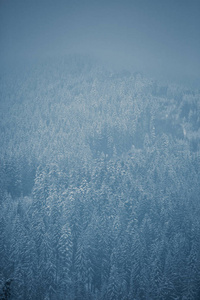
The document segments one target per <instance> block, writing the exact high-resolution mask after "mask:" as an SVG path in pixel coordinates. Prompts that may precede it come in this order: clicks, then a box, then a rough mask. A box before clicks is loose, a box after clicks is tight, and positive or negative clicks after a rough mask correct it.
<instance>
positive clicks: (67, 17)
mask: <svg viewBox="0 0 200 300" xmlns="http://www.w3.org/2000/svg"><path fill="white" fill-rule="evenodd" d="M0 42H1V47H0V57H1V58H0V59H1V63H3V62H4V63H9V62H24V63H25V62H26V61H28V60H33V59H36V60H37V59H38V58H42V57H48V56H60V55H65V54H69V53H88V54H93V55H95V56H97V57H100V58H102V59H103V60H105V61H106V60H107V61H111V62H112V63H114V64H116V65H119V66H122V67H124V68H131V69H135V70H138V71H142V72H147V73H149V74H152V75H154V76H157V77H164V78H165V77H166V78H167V77H168V78H174V79H176V78H178V79H181V78H183V79H185V80H187V79H188V80H192V79H194V80H198V79H199V78H200V1H198V0H167V1H166V0H165V1H164V0H132V1H128V0H121V1H119V0H115V1H114V0H113V1H109V0H107V1H104V0H103V1H100V0H99V1H96V0H93V1H90V0H65V1H64V0H54V1H53V0H0Z"/></svg>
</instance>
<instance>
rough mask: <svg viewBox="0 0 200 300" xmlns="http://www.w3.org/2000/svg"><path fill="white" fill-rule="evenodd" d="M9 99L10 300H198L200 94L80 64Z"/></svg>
mask: <svg viewBox="0 0 200 300" xmlns="http://www.w3.org/2000/svg"><path fill="white" fill-rule="evenodd" d="M0 91H1V102H0V129H1V130H0V141H1V147H0V293H2V296H1V299H4V298H3V297H4V296H5V291H6V287H8V280H12V281H11V283H10V285H9V293H10V294H11V299H15V300H18V299H23V300H28V299H35V300H36V299H37V300H66V299H67V300H70V299H71V300H74V299H80V300H84V299H85V300H88V299H91V300H93V299H96V300H97V299H99V300H100V299H105V300H106V299H107V300H117V299H120V300H125V299H126V300H128V299H130V300H133V299H134V300H141V299H146V300H150V299H151V300H161V299H163V300H165V299H166V300H171V299H172V300H175V299H176V300H178V299H180V300H186V299H187V300H197V299H199V298H200V251H199V249H200V239H199V237H200V218H199V216H200V152H199V151H200V90H190V89H188V88H184V87H181V86H178V85H172V84H171V85H167V84H166V85H164V84H159V83H158V82H156V81H154V80H151V79H148V78H145V77H144V76H143V75H142V74H140V73H133V72H129V71H118V72H117V71H113V70H112V69H110V68H106V67H104V66H102V65H101V64H99V63H98V62H96V61H94V60H91V59H89V58H86V57H80V56H70V57H68V58H65V59H64V58H63V59H59V60H54V61H52V60H50V59H49V60H46V61H44V62H42V63H40V64H35V65H34V66H32V67H31V68H27V69H23V68H21V69H18V70H17V69H16V70H15V71H14V72H8V71H5V72H2V73H1V81H0ZM6 280H7V281H6ZM6 282H7V283H6ZM9 282H10V281H9ZM6 284H7V285H6Z"/></svg>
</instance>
